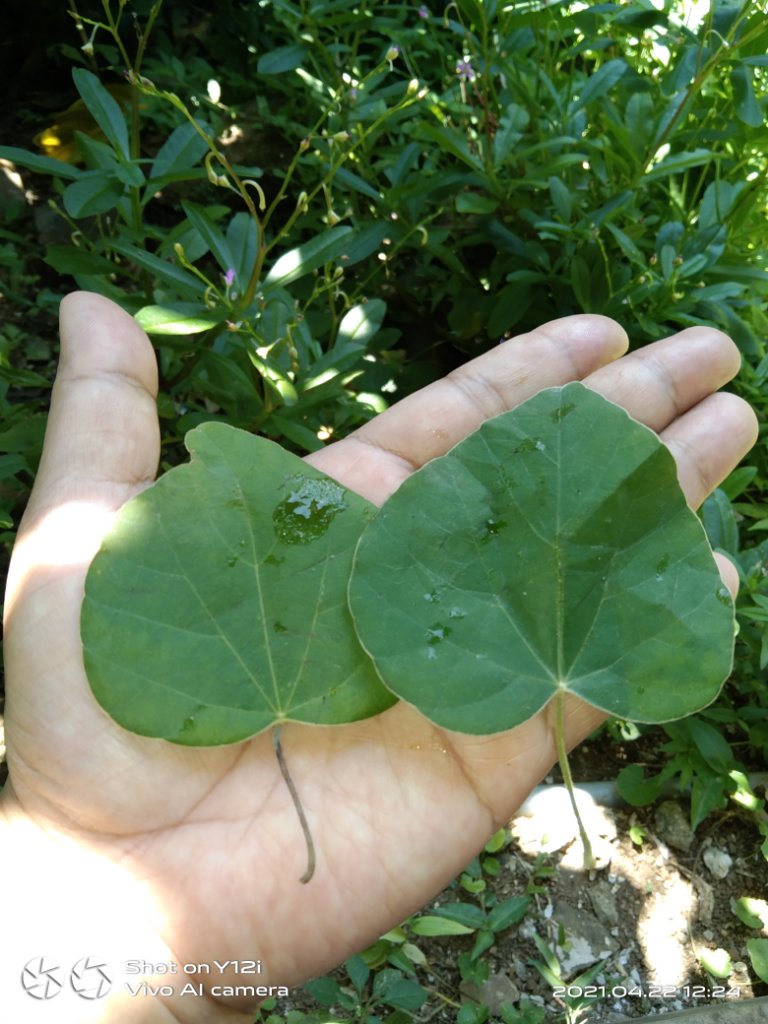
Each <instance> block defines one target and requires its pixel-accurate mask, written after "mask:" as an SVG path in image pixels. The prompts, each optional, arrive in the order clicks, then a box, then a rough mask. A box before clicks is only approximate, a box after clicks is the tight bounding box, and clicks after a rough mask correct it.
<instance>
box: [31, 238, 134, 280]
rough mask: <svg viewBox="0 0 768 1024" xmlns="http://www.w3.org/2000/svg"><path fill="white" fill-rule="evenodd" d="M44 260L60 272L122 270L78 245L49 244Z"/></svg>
mask: <svg viewBox="0 0 768 1024" xmlns="http://www.w3.org/2000/svg"><path fill="white" fill-rule="evenodd" d="M44 262H45V263H47V264H48V265H49V266H51V267H53V269H54V270H58V272H59V273H60V274H115V273H117V272H118V271H119V270H120V268H119V267H118V266H117V265H116V264H115V263H111V262H110V261H109V260H108V259H105V258H104V257H103V256H100V255H99V254H98V253H96V252H91V251H90V250H89V249H81V248H79V247H78V246H76V245H49V246H48V250H47V253H46V257H45V260H44Z"/></svg>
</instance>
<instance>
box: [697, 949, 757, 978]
mask: <svg viewBox="0 0 768 1024" xmlns="http://www.w3.org/2000/svg"><path fill="white" fill-rule="evenodd" d="M749 941H750V942H754V941H755V940H754V939H750V940H749ZM763 941H765V940H763ZM747 948H749V942H748V943H747ZM750 955H752V951H751V950H750ZM699 957H700V958H701V965H702V967H703V968H704V970H705V971H707V973H708V974H712V975H714V977H716V978H730V976H731V971H732V970H733V964H732V963H731V958H730V956H729V955H728V953H727V951H726V950H724V949H700V950H699ZM758 973H759V972H758Z"/></svg>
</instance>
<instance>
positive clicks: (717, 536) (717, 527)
mask: <svg viewBox="0 0 768 1024" xmlns="http://www.w3.org/2000/svg"><path fill="white" fill-rule="evenodd" d="M701 518H702V521H703V523H704V529H705V530H706V531H707V537H709V543H710V544H711V545H712V547H713V548H720V549H721V550H722V551H727V552H729V554H731V555H738V553H739V528H738V526H737V525H736V517H735V515H734V513H733V506H732V505H731V503H730V501H729V500H728V495H727V494H726V493H725V491H724V490H722V489H721V488H720V487H718V488H717V490H715V491H714V492H713V493H712V494H710V495H709V497H708V498H707V500H706V501H705V502H704V504H703V505H702V507H701Z"/></svg>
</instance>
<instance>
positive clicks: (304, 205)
mask: <svg viewBox="0 0 768 1024" xmlns="http://www.w3.org/2000/svg"><path fill="white" fill-rule="evenodd" d="M296 209H297V210H298V211H299V213H306V212H307V210H308V209H309V196H308V195H307V193H306V192H302V193H301V195H300V196H299V198H298V199H297V200H296Z"/></svg>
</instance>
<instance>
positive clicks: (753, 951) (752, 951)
mask: <svg viewBox="0 0 768 1024" xmlns="http://www.w3.org/2000/svg"><path fill="white" fill-rule="evenodd" d="M747 950H748V952H749V957H750V960H751V961H752V969H753V971H754V972H755V974H756V975H757V976H758V978H760V980H761V981H765V982H768V939H747Z"/></svg>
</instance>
